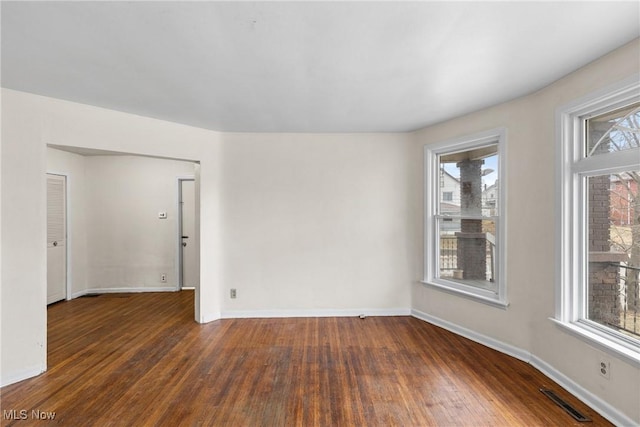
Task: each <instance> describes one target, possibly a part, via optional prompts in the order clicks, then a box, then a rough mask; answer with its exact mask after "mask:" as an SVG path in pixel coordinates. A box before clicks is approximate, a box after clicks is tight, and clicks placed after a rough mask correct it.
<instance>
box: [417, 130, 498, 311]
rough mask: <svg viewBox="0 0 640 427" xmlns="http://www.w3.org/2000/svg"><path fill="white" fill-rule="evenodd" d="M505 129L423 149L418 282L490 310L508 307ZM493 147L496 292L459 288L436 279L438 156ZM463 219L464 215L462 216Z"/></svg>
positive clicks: (463, 137)
mask: <svg viewBox="0 0 640 427" xmlns="http://www.w3.org/2000/svg"><path fill="white" fill-rule="evenodd" d="M506 141H507V128H505V127H501V128H496V129H490V130H486V131H483V132H478V133H475V134H473V135H467V136H462V137H458V138H453V139H449V140H446V141H441V142H438V143H436V144H428V145H425V146H424V188H423V191H424V193H423V194H425V198H424V218H423V219H424V260H423V261H424V277H423V280H422V281H421V282H422V283H423V284H424V285H425V286H429V287H431V288H433V289H438V290H441V291H447V292H451V293H454V294H458V295H461V296H464V297H468V298H471V299H474V300H477V301H479V302H483V303H487V304H489V305H492V306H496V307H500V308H506V307H508V306H509V302H508V299H507V285H506V277H507V274H506V273H507V271H506V265H507V262H506V254H507V246H506V245H507V239H506V230H507V215H506V203H505V200H506V194H507V191H506V189H507V182H506V180H505V179H504V177H505V176H507V175H506V165H507V160H506V158H507V147H506V145H507V144H506ZM490 144H495V145H497V148H498V180H499V182H500V186H499V188H498V192H499V196H498V197H499V203H498V215H497V216H496V217H493V218H491V219H493V220H494V222H495V224H496V240H497V244H496V265H497V268H496V271H495V274H496V278H497V280H496V283H497V286H498V289H497V292H495V293H494V292H490V291H487V290H484V289H475V288H473V287H471V286H464V285H459V284H457V283H455V282H451V281H448V280H444V279H440V278H438V277H437V275H436V271H435V270H436V267H437V263H436V261H435V260H436V258H437V257H438V252H439V245H438V239H437V233H436V231H435V227H436V219H435V218H436V217H437V216H438V213H437V212H436V211H437V206H438V191H437V189H438V188H439V186H438V185H437V183H438V182H439V169H440V168H439V167H438V165H437V162H438V156H439V155H440V154H443V153H454V152H459V151H465V150H470V149H473V148H479V147H483V146H486V145H490ZM463 216H464V215H463Z"/></svg>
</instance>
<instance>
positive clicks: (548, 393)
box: [540, 388, 591, 423]
mask: <svg viewBox="0 0 640 427" xmlns="http://www.w3.org/2000/svg"><path fill="white" fill-rule="evenodd" d="M540 391H541V392H542V393H543V394H544V395H545V396H547V397H548V398H549V399H551V400H553V402H554V403H555V404H556V405H558V406H559V407H561V408H562V409H564V410H565V411H566V412H567V413H568V414H569V415H571V416H572V417H573V418H575V420H576V421H580V422H581V423H587V422H590V421H591V418H589V417H587V416H585V415H583V414H582V413H580V411H578V410H577V409H576V408H574V407H573V406H571V405H570V404H568V403H567V402H565V401H564V400H563V399H562V398H561V397H560V396H558V395H557V394H555V393H554V392H553V391H552V390H549V389H546V388H541V389H540Z"/></svg>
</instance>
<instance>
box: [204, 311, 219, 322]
mask: <svg viewBox="0 0 640 427" xmlns="http://www.w3.org/2000/svg"><path fill="white" fill-rule="evenodd" d="M220 319H222V316H221V315H220V313H212V314H208V315H207V314H203V315H201V316H200V320H199V321H198V323H209V322H213V321H216V320H220Z"/></svg>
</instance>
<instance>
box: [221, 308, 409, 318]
mask: <svg viewBox="0 0 640 427" xmlns="http://www.w3.org/2000/svg"><path fill="white" fill-rule="evenodd" d="M361 315H364V316H410V315H411V309H408V308H361V309H320V310H305V309H300V310H297V309H293V310H228V311H223V312H222V313H221V318H223V319H250V318H282V317H357V316H361Z"/></svg>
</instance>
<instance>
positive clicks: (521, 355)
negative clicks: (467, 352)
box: [411, 310, 531, 363]
mask: <svg viewBox="0 0 640 427" xmlns="http://www.w3.org/2000/svg"><path fill="white" fill-rule="evenodd" d="M411 315H412V316H413V317H416V318H418V319H420V320H424V321H425V322H427V323H431V324H433V325H436V326H439V327H441V328H443V329H446V330H447V331H450V332H453V333H454V334H458V335H460V336H463V337H465V338H469V339H470V340H471V341H475V342H477V343H480V344H482V345H484V346H487V347H489V348H492V349H494V350H497V351H499V352H501V353H504V354H508V355H509V356H512V357H515V358H516V359H519V360H522V361H523V362H527V363H529V362H530V361H531V353H529V352H528V351H525V350H522V349H521V348H518V347H515V346H513V345H510V344H506V343H503V342H502V341H498V340H496V339H494V338H491V337H488V336H486V335H483V334H480V333H478V332H476V331H472V330H471V329H467V328H464V327H462V326H459V325H456V324H455V323H451V322H449V321H447V320H443V319H440V318H439V317H436V316H432V315H430V314H427V313H424V312H422V311H420V310H411Z"/></svg>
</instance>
